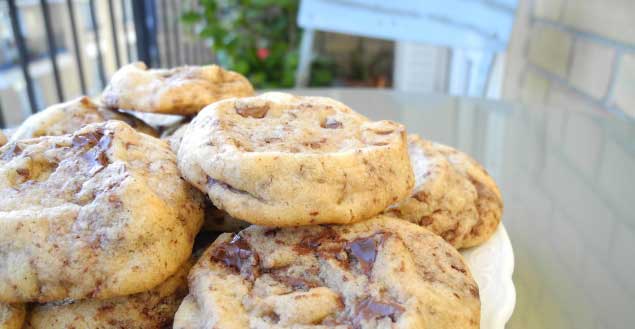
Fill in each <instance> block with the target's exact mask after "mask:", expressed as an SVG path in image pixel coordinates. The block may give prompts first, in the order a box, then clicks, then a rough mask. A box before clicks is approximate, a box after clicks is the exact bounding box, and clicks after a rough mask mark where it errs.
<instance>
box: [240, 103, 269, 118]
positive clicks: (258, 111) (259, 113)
mask: <svg viewBox="0 0 635 329" xmlns="http://www.w3.org/2000/svg"><path fill="white" fill-rule="evenodd" d="M235 108H236V113H238V114H240V116H242V117H244V118H246V117H252V118H256V119H262V118H264V117H265V115H267V112H268V111H269V105H268V104H264V105H261V106H256V105H252V104H242V105H241V104H238V103H236V104H235Z"/></svg>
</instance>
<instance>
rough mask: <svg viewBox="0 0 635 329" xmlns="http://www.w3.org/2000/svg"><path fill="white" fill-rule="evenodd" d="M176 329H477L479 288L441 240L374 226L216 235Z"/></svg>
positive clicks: (397, 225)
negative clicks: (216, 237) (217, 236)
mask: <svg viewBox="0 0 635 329" xmlns="http://www.w3.org/2000/svg"><path fill="white" fill-rule="evenodd" d="M188 280H189V287H190V293H189V295H188V296H187V297H185V299H184V300H183V303H182V304H181V306H180V307H179V310H178V312H177V314H176V315H175V321H174V328H175V329H177V328H178V329H194V328H201V329H202V328H223V329H225V328H232V329H233V328H235V329H244V328H253V329H260V328H304V329H310V328H341V329H343V328H363V329H370V328H478V327H479V321H480V301H479V293H478V287H477V285H476V283H475V281H474V280H473V278H472V276H471V274H470V271H469V269H468V268H467V265H466V264H465V263H464V261H463V258H462V257H461V255H460V254H459V253H458V252H457V251H456V250H455V249H454V248H453V247H452V246H450V245H449V244H448V243H446V242H445V241H443V239H441V238H440V237H439V236H437V235H435V234H433V233H431V232H429V231H428V230H426V229H424V228H422V227H420V226H417V225H414V224H412V223H408V222H405V221H402V220H399V219H395V218H392V217H388V216H383V215H382V216H377V217H375V218H373V219H370V220H367V221H363V222H359V223H355V224H351V225H327V226H303V227H297V228H266V227H262V226H251V227H249V228H247V229H245V230H243V231H241V232H240V233H238V234H227V233H226V234H223V235H221V236H220V237H219V238H218V239H217V240H216V241H215V242H214V243H213V244H212V245H211V246H210V247H209V248H208V249H207V250H206V251H205V253H203V255H202V256H201V257H200V259H199V261H198V263H197V264H196V265H195V266H194V267H193V269H192V271H191V272H190V275H189V278H188Z"/></svg>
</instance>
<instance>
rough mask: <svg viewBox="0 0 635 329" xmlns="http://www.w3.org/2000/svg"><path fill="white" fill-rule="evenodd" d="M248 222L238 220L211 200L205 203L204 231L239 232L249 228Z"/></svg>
mask: <svg viewBox="0 0 635 329" xmlns="http://www.w3.org/2000/svg"><path fill="white" fill-rule="evenodd" d="M249 225H250V224H249V223H248V222H245V221H242V220H240V219H236V218H234V217H232V216H230V215H229V214H228V213H227V212H225V211H223V210H220V209H218V208H216V207H215V206H214V205H213V204H212V203H211V202H210V201H209V200H206V202H205V221H204V222H203V229H204V230H208V231H214V232H238V231H240V230H242V229H244V228H247V227H248V226H249Z"/></svg>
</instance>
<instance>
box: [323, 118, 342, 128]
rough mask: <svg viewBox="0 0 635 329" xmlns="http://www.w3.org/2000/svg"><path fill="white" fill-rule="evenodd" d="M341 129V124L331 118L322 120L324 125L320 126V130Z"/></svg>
mask: <svg viewBox="0 0 635 329" xmlns="http://www.w3.org/2000/svg"><path fill="white" fill-rule="evenodd" d="M342 127H343V125H342V123H341V122H339V121H337V120H335V119H333V118H326V120H324V123H323V124H322V128H327V129H339V128H342Z"/></svg>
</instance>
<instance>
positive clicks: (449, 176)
mask: <svg viewBox="0 0 635 329" xmlns="http://www.w3.org/2000/svg"><path fill="white" fill-rule="evenodd" d="M408 145H409V152H410V160H411V161H412V167H413V170H414V173H415V181H416V183H415V188H414V190H413V192H412V195H411V196H410V197H409V198H407V199H405V200H403V201H402V202H400V203H398V204H396V205H394V206H392V207H390V208H388V209H387V211H386V213H388V214H390V215H392V216H395V217H399V218H402V219H404V220H407V221H409V222H413V223H415V224H418V225H421V226H424V227H425V228H427V229H429V230H430V231H432V232H434V233H436V234H439V235H440V236H441V237H443V238H444V239H445V240H446V241H448V242H449V243H451V244H452V245H453V246H454V247H456V248H467V247H473V246H476V245H479V244H481V243H483V242H485V241H487V239H489V237H490V236H492V235H493V234H494V232H495V231H496V228H497V227H498V223H499V222H500V220H501V215H502V210H503V202H502V198H501V195H500V192H499V190H498V187H497V186H496V183H495V182H494V180H493V179H492V178H491V177H490V176H489V175H488V174H487V172H486V171H485V169H483V167H482V166H481V165H479V164H478V163H477V162H476V161H475V160H473V159H472V158H470V157H469V156H467V155H466V154H465V153H462V152H460V151H457V150H455V149H453V148H451V147H449V146H444V145H441V144H437V143H433V142H429V141H426V140H424V139H422V138H420V137H419V136H417V135H410V136H408Z"/></svg>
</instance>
